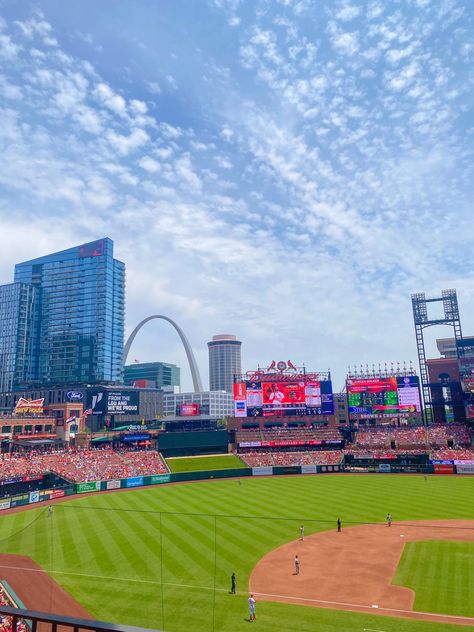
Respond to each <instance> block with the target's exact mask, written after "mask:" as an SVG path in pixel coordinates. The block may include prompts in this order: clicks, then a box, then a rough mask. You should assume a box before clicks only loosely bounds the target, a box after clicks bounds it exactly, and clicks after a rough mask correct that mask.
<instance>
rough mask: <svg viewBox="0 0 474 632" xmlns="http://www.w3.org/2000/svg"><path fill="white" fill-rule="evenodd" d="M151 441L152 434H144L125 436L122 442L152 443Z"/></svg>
mask: <svg viewBox="0 0 474 632" xmlns="http://www.w3.org/2000/svg"><path fill="white" fill-rule="evenodd" d="M150 439H151V434H148V433H143V432H141V433H137V434H129V435H123V437H121V440H122V441H124V442H125V443H130V442H131V441H132V442H133V441H150Z"/></svg>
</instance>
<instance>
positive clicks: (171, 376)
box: [123, 362, 180, 388]
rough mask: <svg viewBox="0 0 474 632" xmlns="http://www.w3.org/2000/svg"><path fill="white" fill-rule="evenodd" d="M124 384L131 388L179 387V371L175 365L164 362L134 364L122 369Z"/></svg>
mask: <svg viewBox="0 0 474 632" xmlns="http://www.w3.org/2000/svg"><path fill="white" fill-rule="evenodd" d="M123 382H124V384H130V385H132V386H141V385H142V383H143V385H144V386H150V387H153V388H163V387H164V386H179V385H180V369H179V366H176V364H167V363H166V362H135V364H127V366H125V367H124V376H123Z"/></svg>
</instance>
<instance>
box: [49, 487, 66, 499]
mask: <svg viewBox="0 0 474 632" xmlns="http://www.w3.org/2000/svg"><path fill="white" fill-rule="evenodd" d="M63 496H64V489H51V490H50V492H49V497H50V498H62V497H63Z"/></svg>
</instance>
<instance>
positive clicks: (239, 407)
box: [234, 399, 247, 417]
mask: <svg viewBox="0 0 474 632" xmlns="http://www.w3.org/2000/svg"><path fill="white" fill-rule="evenodd" d="M234 417H247V402H246V401H245V400H242V399H236V400H234Z"/></svg>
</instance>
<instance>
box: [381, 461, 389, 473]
mask: <svg viewBox="0 0 474 632" xmlns="http://www.w3.org/2000/svg"><path fill="white" fill-rule="evenodd" d="M390 470H391V468H390V464H389V463H379V472H390Z"/></svg>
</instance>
